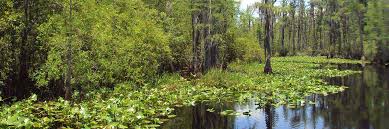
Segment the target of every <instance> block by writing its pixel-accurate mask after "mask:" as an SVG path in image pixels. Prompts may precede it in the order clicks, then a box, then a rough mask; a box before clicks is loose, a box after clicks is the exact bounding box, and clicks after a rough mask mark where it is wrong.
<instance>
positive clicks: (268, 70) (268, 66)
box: [264, 0, 272, 74]
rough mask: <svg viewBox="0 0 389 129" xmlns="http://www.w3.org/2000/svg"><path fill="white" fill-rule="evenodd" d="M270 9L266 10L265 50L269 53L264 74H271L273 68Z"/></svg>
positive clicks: (267, 1)
mask: <svg viewBox="0 0 389 129" xmlns="http://www.w3.org/2000/svg"><path fill="white" fill-rule="evenodd" d="M265 4H269V0H265ZM270 11H271V10H270V8H269V7H267V8H266V10H265V14H266V15H265V16H266V17H265V32H266V36H265V46H266V47H265V49H266V51H267V55H266V64H265V68H264V72H265V73H267V74H269V73H272V67H271V47H270V42H271V41H270V40H271V39H270V38H271V23H270V22H271V21H272V19H271V14H270Z"/></svg>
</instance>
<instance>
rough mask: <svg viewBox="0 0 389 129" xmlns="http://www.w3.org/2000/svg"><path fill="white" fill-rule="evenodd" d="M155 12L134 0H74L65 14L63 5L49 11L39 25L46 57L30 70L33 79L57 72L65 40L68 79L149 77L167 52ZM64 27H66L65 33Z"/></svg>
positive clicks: (92, 81) (96, 81) (98, 81)
mask: <svg viewBox="0 0 389 129" xmlns="http://www.w3.org/2000/svg"><path fill="white" fill-rule="evenodd" d="M62 5H63V6H64V7H63V8H68V7H67V4H62ZM155 17H157V13H156V10H153V9H148V8H146V7H145V6H144V5H143V3H142V2H141V1H140V0H132V1H126V0H119V1H115V2H108V1H101V2H95V1H89V0H84V1H79V2H77V4H76V5H75V9H74V11H73V16H72V18H71V19H70V17H69V14H68V12H67V11H64V12H62V13H60V14H56V15H53V16H51V18H50V20H49V21H48V22H47V23H45V24H42V25H41V26H40V27H39V30H40V32H41V35H40V40H42V41H44V42H46V43H47V44H45V47H46V49H48V57H47V61H46V62H45V64H44V65H43V67H41V69H40V70H39V71H37V74H35V78H36V79H37V81H38V84H40V85H46V84H47V82H48V81H49V80H51V79H59V78H61V77H62V76H63V73H65V70H66V69H65V68H66V67H67V65H66V63H65V61H66V54H67V50H68V48H67V47H68V46H67V45H68V43H69V42H70V43H71V49H72V50H71V51H72V55H73V57H72V64H73V66H72V67H73V78H72V79H73V80H72V82H73V83H74V84H78V85H82V86H88V85H89V86H99V85H104V84H105V85H107V84H115V83H119V82H122V81H128V80H131V81H134V82H136V83H137V84H144V83H145V82H151V81H153V78H154V76H156V74H157V71H158V68H159V66H160V64H162V63H164V61H169V60H170V58H171V54H170V49H169V46H168V39H167V36H165V33H164V31H163V30H162V29H161V27H160V26H159V25H158V24H157V23H156V20H154V19H155ZM70 27H71V28H70ZM67 32H72V33H71V37H68V36H67ZM64 66H65V67H64Z"/></svg>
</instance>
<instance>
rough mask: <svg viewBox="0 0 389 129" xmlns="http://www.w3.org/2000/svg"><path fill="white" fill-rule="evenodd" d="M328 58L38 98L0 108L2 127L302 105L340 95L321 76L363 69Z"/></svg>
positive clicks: (128, 123)
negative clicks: (192, 109)
mask: <svg viewBox="0 0 389 129" xmlns="http://www.w3.org/2000/svg"><path fill="white" fill-rule="evenodd" d="M359 62H360V61H357V60H345V59H329V60H327V59H325V58H324V57H303V56H299V57H276V58H273V61H272V67H273V72H274V73H273V74H270V75H267V74H264V73H263V67H264V65H263V64H257V63H243V62H235V63H232V64H230V66H229V67H228V69H227V70H224V71H222V70H218V69H214V70H210V71H209V72H208V73H207V74H205V75H204V76H203V77H201V78H200V79H197V80H191V81H188V80H186V79H184V78H182V77H180V76H179V75H177V74H166V75H163V76H162V77H161V78H160V79H159V81H158V83H157V84H156V85H148V86H147V85H146V86H144V87H142V88H141V89H137V90H134V89H132V88H130V87H133V86H131V85H132V83H126V84H119V85H117V86H116V87H115V90H110V89H101V90H97V91H94V92H91V93H89V94H87V95H86V99H85V100H84V101H82V102H79V103H71V102H69V101H65V100H63V99H58V100H57V101H48V102H38V101H37V100H36V96H32V97H30V98H29V99H26V100H24V101H20V102H16V103H14V104H12V105H5V106H2V107H1V108H0V127H3V128H58V127H62V128H111V127H117V128H157V127H158V126H159V125H160V124H162V123H163V122H165V121H167V120H168V119H169V118H171V117H174V114H172V111H173V110H174V108H176V107H181V106H191V105H195V104H197V103H201V102H212V103H223V102H227V101H232V102H245V101H248V100H255V101H256V102H258V103H259V104H260V105H265V104H272V105H274V106H279V105H282V104H288V105H290V106H295V105H303V104H304V103H305V99H304V98H305V96H309V95H312V94H322V95H328V94H333V93H337V92H341V91H343V90H345V89H346V87H344V86H333V85H329V84H327V83H325V82H324V81H323V80H322V79H321V78H322V77H335V76H346V75H349V74H354V73H358V72H359V71H350V70H344V71H341V70H337V69H336V68H335V67H323V68H322V69H318V67H319V66H320V64H319V63H359Z"/></svg>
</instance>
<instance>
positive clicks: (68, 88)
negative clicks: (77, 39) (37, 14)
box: [65, 0, 73, 100]
mask: <svg viewBox="0 0 389 129" xmlns="http://www.w3.org/2000/svg"><path fill="white" fill-rule="evenodd" d="M69 22H70V23H68V26H69V30H68V44H67V54H66V64H67V72H66V77H65V99H66V100H70V99H71V96H72V87H71V79H72V31H73V30H72V29H73V27H72V24H73V23H72V0H69Z"/></svg>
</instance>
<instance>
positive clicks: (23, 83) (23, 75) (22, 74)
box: [16, 0, 30, 98]
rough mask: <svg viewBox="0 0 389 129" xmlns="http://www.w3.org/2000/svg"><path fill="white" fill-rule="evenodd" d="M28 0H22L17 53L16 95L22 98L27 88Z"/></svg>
mask: <svg viewBox="0 0 389 129" xmlns="http://www.w3.org/2000/svg"><path fill="white" fill-rule="evenodd" d="M29 2H30V1H29V0H24V7H23V8H24V28H23V33H22V36H21V37H22V41H21V45H20V54H19V56H20V57H19V63H20V64H19V77H18V82H17V84H16V93H17V97H19V98H23V97H24V95H26V92H27V88H28V84H27V83H28V81H27V80H28V79H29V78H28V69H29V65H28V64H29V63H28V62H29V56H30V55H29V49H28V34H29V31H30V20H29V19H30V18H29V12H30V11H29Z"/></svg>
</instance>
